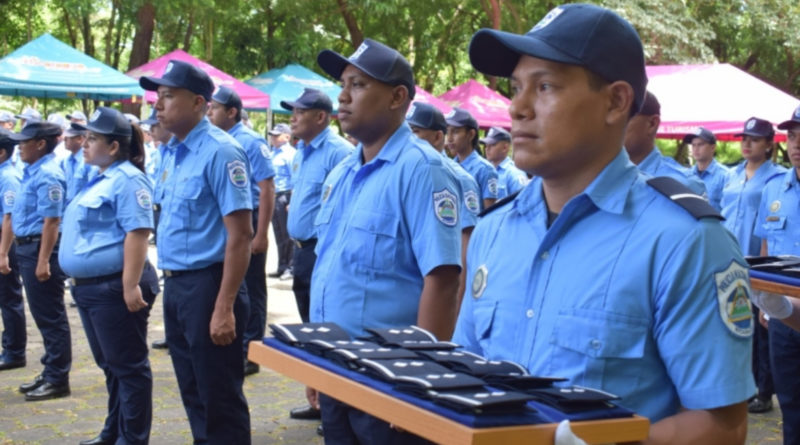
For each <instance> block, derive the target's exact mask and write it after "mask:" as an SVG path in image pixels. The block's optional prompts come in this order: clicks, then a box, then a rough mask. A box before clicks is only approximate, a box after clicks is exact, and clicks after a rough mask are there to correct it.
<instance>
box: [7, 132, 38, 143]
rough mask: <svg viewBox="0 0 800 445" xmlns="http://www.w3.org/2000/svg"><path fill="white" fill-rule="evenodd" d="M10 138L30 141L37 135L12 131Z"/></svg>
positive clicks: (18, 140)
mask: <svg viewBox="0 0 800 445" xmlns="http://www.w3.org/2000/svg"><path fill="white" fill-rule="evenodd" d="M8 138H9V139H11V140H14V141H17V142H23V141H29V140H31V139H35V138H36V137H35V136H26V135H24V134H22V133H11V134H9V135H8Z"/></svg>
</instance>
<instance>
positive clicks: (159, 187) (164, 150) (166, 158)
mask: <svg viewBox="0 0 800 445" xmlns="http://www.w3.org/2000/svg"><path fill="white" fill-rule="evenodd" d="M158 157H159V162H158V165H157V166H156V181H155V183H154V184H153V204H161V197H162V196H164V184H165V183H166V180H167V177H168V176H169V171H168V170H167V166H168V165H169V166H174V163H173V162H172V158H174V157H175V147H170V146H169V145H168V144H161V145H159V146H158Z"/></svg>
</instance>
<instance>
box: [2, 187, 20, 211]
mask: <svg viewBox="0 0 800 445" xmlns="http://www.w3.org/2000/svg"><path fill="white" fill-rule="evenodd" d="M16 199H17V193H16V192H15V191H13V190H9V191H7V192H5V193H3V204H4V205H5V206H6V207H13V206H14V201H16Z"/></svg>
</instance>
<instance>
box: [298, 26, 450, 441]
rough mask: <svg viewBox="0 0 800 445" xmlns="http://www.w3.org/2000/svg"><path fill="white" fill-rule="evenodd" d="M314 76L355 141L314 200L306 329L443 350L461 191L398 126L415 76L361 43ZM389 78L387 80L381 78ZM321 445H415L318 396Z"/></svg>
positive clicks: (322, 57) (328, 58)
mask: <svg viewBox="0 0 800 445" xmlns="http://www.w3.org/2000/svg"><path fill="white" fill-rule="evenodd" d="M317 62H318V63H319V65H320V67H321V68H322V69H323V70H324V71H325V72H326V73H328V75H330V76H331V77H333V78H335V79H339V80H340V81H341V84H342V91H341V93H340V94H339V120H340V122H341V124H342V129H343V130H344V131H345V132H347V133H348V134H351V135H353V136H354V137H355V138H356V139H357V140H359V141H360V144H359V145H358V148H357V149H356V151H355V152H354V153H352V154H351V155H350V156H348V157H347V158H345V159H344V161H342V163H341V164H339V165H338V166H337V167H336V168H334V170H333V171H332V172H331V174H330V175H329V176H328V178H327V179H326V180H325V184H324V185H323V188H322V206H321V207H320V211H319V213H318V214H317V218H316V220H315V223H314V224H315V226H316V228H317V235H318V236H319V242H318V244H317V254H318V257H317V262H316V264H315V266H314V275H313V277H312V284H311V320H312V321H315V322H334V323H337V324H338V325H339V326H341V327H342V328H344V329H345V330H346V331H347V332H348V333H350V334H351V335H353V336H357V335H362V334H364V333H365V331H364V328H365V327H379V328H387V327H396V326H404V325H409V324H416V325H418V326H421V327H422V328H425V329H428V330H429V331H431V332H432V333H434V334H435V335H436V336H437V337H438V338H441V339H449V338H450V335H451V334H452V329H453V323H454V321H455V314H456V291H457V286H458V273H459V271H460V232H461V230H460V229H461V226H460V222H459V208H460V203H459V202H458V200H459V198H458V190H459V185H458V182H457V181H456V180H455V179H454V178H453V177H452V175H451V174H450V173H449V172H448V170H447V168H446V167H445V166H444V162H443V159H442V156H441V155H440V154H439V153H437V152H436V151H434V150H432V149H431V146H430V145H429V144H427V143H424V142H422V141H421V140H420V139H418V138H416V137H414V136H413V134H412V132H411V128H409V126H408V124H406V123H405V119H404V118H405V114H406V111H407V110H408V107H409V104H410V103H411V100H412V99H413V98H414V92H415V88H414V75H413V73H412V71H411V66H410V65H409V63H408V61H406V59H405V58H404V57H403V56H401V55H400V54H399V53H398V52H397V51H395V50H394V49H392V48H389V47H387V46H385V45H383V44H381V43H379V42H376V41H374V40H371V39H365V40H364V42H363V43H362V44H361V46H360V47H359V48H358V49H356V51H355V53H353V55H351V56H350V57H349V58H346V57H344V56H342V55H340V54H338V53H335V52H333V51H331V50H324V51H322V52H321V53H320V54H319V56H317ZM387 67H391V68H387ZM319 400H320V405H321V407H322V422H323V428H324V430H325V436H326V439H327V442H328V443H343V444H344V443H348V444H349V443H375V444H390V443H403V444H407V443H415V442H418V441H420V442H421V440H419V438H416V437H413V436H412V435H410V434H406V433H400V432H397V431H396V430H393V429H391V428H390V427H389V424H387V423H386V422H384V421H382V420H380V419H377V418H375V417H372V416H370V415H368V414H366V413H363V412H361V411H358V410H356V409H354V408H351V407H349V406H347V405H345V404H343V403H341V402H338V401H336V400H334V399H332V398H329V397H327V396H325V395H322V394H320V396H319Z"/></svg>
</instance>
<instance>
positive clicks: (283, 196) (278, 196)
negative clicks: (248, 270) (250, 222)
mask: <svg viewBox="0 0 800 445" xmlns="http://www.w3.org/2000/svg"><path fill="white" fill-rule="evenodd" d="M291 138H292V129H291V127H289V125H288V124H277V125H275V127H274V128H273V129H272V130H270V132H269V142H270V146H271V147H272V166H273V167H274V168H275V211H274V212H273V213H272V231H273V232H274V233H275V243H276V244H277V245H278V270H276V271H275V272H273V273H270V274H269V276H270V277H273V278H281V279H290V278H291V277H292V251H293V249H294V243H293V242H292V239H291V238H290V237H289V231H288V230H287V228H286V219H287V217H288V216H289V200H290V199H291V198H292V160H293V159H294V156H295V153H296V150H295V149H294V147H292V144H291V143H290V139H291Z"/></svg>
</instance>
